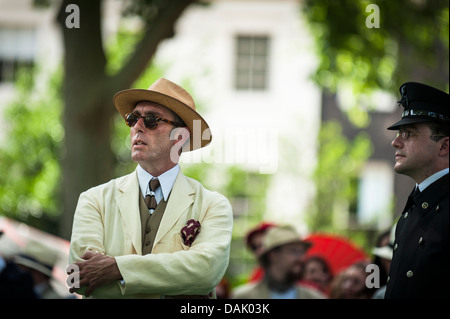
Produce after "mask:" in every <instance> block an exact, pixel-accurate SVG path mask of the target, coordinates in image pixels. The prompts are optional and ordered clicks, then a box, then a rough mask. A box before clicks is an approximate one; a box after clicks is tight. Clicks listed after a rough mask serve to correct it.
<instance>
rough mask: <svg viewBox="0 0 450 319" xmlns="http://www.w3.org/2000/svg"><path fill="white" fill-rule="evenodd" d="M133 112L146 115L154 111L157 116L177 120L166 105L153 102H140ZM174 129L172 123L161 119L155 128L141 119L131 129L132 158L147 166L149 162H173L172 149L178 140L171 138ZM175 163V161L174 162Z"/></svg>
mask: <svg viewBox="0 0 450 319" xmlns="http://www.w3.org/2000/svg"><path fill="white" fill-rule="evenodd" d="M133 113H136V114H139V115H146V114H149V113H154V114H156V116H158V117H161V118H165V119H167V120H170V121H175V119H174V116H173V114H172V113H171V112H170V111H169V110H168V109H167V108H165V107H163V106H161V105H158V104H156V103H152V102H139V103H138V104H137V105H136V107H135V108H134V110H133ZM172 129H173V126H172V125H171V124H168V123H165V122H163V121H160V122H159V123H158V126H157V127H156V128H154V129H149V128H147V127H145V125H144V119H142V118H140V119H139V121H138V122H137V123H136V124H135V125H134V126H133V127H131V129H130V138H131V158H132V159H133V161H134V162H136V163H139V164H141V166H143V167H145V166H146V164H148V163H152V164H155V163H166V162H169V161H170V162H171V159H170V151H171V149H172V147H173V145H174V144H175V143H176V141H174V140H171V139H170V133H171V131H172ZM173 164H175V163H173Z"/></svg>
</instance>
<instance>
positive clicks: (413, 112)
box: [402, 109, 448, 121]
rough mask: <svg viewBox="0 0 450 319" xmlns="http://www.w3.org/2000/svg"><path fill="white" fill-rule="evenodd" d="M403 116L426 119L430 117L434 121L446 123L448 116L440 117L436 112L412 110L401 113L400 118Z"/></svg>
mask: <svg viewBox="0 0 450 319" xmlns="http://www.w3.org/2000/svg"><path fill="white" fill-rule="evenodd" d="M405 116H427V117H432V118H434V119H439V120H444V121H448V116H445V115H442V114H439V113H436V112H430V111H419V110H413V109H409V110H405V111H403V114H402V117H405Z"/></svg>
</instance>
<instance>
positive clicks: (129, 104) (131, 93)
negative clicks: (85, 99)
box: [113, 78, 212, 151]
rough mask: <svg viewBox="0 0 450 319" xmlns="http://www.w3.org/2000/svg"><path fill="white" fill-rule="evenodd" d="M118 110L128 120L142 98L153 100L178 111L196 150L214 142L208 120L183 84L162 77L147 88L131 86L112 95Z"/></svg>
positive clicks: (190, 143) (189, 149) (190, 142)
mask: <svg viewBox="0 0 450 319" xmlns="http://www.w3.org/2000/svg"><path fill="white" fill-rule="evenodd" d="M113 101H114V105H115V106H116V109H117V111H119V113H120V114H121V115H122V117H123V118H124V119H125V114H126V113H131V112H132V111H133V110H134V108H135V106H136V104H137V103H138V102H140V101H150V102H154V103H158V104H160V105H163V106H165V107H166V108H168V109H169V110H171V111H172V112H174V113H175V114H177V115H178V116H179V117H180V118H181V119H182V120H183V121H184V123H186V126H187V127H188V129H189V131H190V133H191V137H190V141H189V146H190V147H189V148H188V149H186V148H183V150H184V151H193V150H195V149H199V148H202V147H205V146H206V145H208V144H209V143H210V142H211V138H212V136H211V132H210V129H209V126H208V124H207V123H206V121H205V120H204V119H203V118H202V117H201V115H200V114H198V113H197V111H196V110H195V102H194V99H193V98H192V96H191V95H190V94H189V93H188V92H187V91H186V90H185V89H183V88H182V87H181V86H179V85H178V84H176V83H173V82H171V81H169V80H167V79H165V78H161V79H159V80H157V81H156V82H155V83H153V84H152V85H151V86H150V87H149V88H148V89H147V90H146V89H128V90H123V91H120V92H117V93H116V94H115V95H114V97H113Z"/></svg>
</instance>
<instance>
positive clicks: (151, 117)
mask: <svg viewBox="0 0 450 319" xmlns="http://www.w3.org/2000/svg"><path fill="white" fill-rule="evenodd" d="M140 118H143V119H144V125H145V127H146V128H149V129H151V130H153V129H155V128H156V127H157V126H158V124H159V122H160V121H162V122H166V123H168V124H171V125H173V126H176V127H179V126H183V124H181V123H177V122H174V121H170V120H168V119H164V118H162V117H159V116H157V115H156V114H154V113H149V114H146V115H140V114H137V113H127V114H125V122H126V123H127V125H128V126H129V127H133V126H135V125H136V123H137V122H138V121H139V119H140Z"/></svg>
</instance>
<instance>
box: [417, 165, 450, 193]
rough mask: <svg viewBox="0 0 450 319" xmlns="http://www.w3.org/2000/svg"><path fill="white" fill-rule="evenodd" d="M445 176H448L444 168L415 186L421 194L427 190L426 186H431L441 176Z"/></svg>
mask: <svg viewBox="0 0 450 319" xmlns="http://www.w3.org/2000/svg"><path fill="white" fill-rule="evenodd" d="M445 174H448V167H447V168H444V169H443V170H442V171H439V172H437V173H434V174H433V175H431V176H430V177H428V178H427V179H426V180H424V181H423V182H422V183H420V184H417V183H416V186H418V187H419V190H420V191H421V192H423V191H424V190H425V188H427V187H428V186H430V185H431V184H433V183H434V182H435V181H437V180H438V179H439V178H441V177H442V176H444V175H445Z"/></svg>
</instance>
